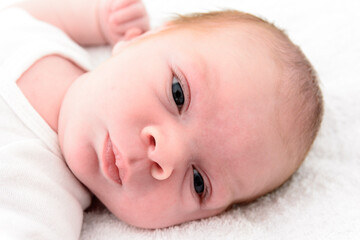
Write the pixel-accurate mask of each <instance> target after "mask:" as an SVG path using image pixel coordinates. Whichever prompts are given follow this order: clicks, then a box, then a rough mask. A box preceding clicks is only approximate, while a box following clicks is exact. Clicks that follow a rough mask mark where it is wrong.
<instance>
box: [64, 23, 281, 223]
mask: <svg viewBox="0 0 360 240" xmlns="http://www.w3.org/2000/svg"><path fill="white" fill-rule="evenodd" d="M225 32H227V33H225ZM259 42H260V41H259ZM278 74H279V73H278V67H277V66H276V65H275V63H274V62H273V61H272V59H271V57H270V56H269V53H268V51H267V49H266V48H265V47H263V46H262V45H261V44H259V43H258V41H255V40H250V39H248V38H247V37H246V34H241V33H236V34H235V33H233V32H232V31H229V30H224V31H222V34H221V33H219V32H209V33H199V32H197V31H194V30H190V29H172V30H169V31H166V32H162V33H158V34H154V35H153V36H150V37H146V38H144V39H141V40H139V41H136V40H135V41H134V42H133V43H132V44H129V46H127V47H125V48H124V49H123V50H121V52H120V53H119V54H117V55H115V56H113V57H112V58H111V59H109V60H108V61H107V62H105V63H104V64H102V65H101V66H99V67H98V68H97V69H96V70H94V71H92V72H90V73H88V74H86V75H84V76H83V77H81V78H80V79H78V80H77V81H76V82H75V83H74V84H73V85H72V87H71V88H70V89H69V91H68V93H67V95H66V96H65V100H64V103H63V106H62V109H61V114H60V120H59V139H60V144H61V147H62V150H63V153H64V156H65V158H66V161H67V164H68V166H69V167H70V168H71V170H72V171H73V173H74V174H75V175H76V176H77V178H78V179H79V180H80V181H81V182H83V183H84V184H85V185H86V186H87V187H88V188H89V189H90V190H91V191H92V192H93V193H94V194H95V195H96V196H97V197H98V198H99V199H100V200H101V201H102V202H103V203H104V204H105V205H106V206H107V207H108V208H109V210H110V211H111V212H113V213H114V214H115V215H116V216H117V217H119V218H120V219H122V220H123V221H125V222H127V223H129V224H132V225H135V226H139V227H145V228H159V227H165V226H170V225H174V224H178V223H182V222H185V221H189V220H193V219H199V218H204V217H208V216H212V215H216V214H218V213H220V212H222V211H224V210H225V209H226V208H227V207H228V206H229V204H231V203H232V202H233V201H235V200H237V201H241V200H249V199H251V198H254V197H256V196H258V195H260V194H263V193H264V192H266V191H268V190H270V188H272V187H273V185H276V184H278V183H277V181H280V180H279V179H280V178H281V177H280V175H281V173H282V172H283V171H284V166H283V165H284V164H283V163H282V161H283V160H284V156H283V155H282V151H281V150H282V149H283V145H282V141H281V140H280V137H279V134H278V130H277V127H276V126H277V125H276V124H277V120H276V117H275V116H276V114H275V113H276V111H277V110H276V109H277V106H276V104H275V99H276V97H275V93H276V89H275V82H276V79H277V78H278Z"/></svg>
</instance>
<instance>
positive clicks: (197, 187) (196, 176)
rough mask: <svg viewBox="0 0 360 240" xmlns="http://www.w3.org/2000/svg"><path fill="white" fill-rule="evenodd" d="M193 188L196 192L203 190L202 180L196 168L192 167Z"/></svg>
mask: <svg viewBox="0 0 360 240" xmlns="http://www.w3.org/2000/svg"><path fill="white" fill-rule="evenodd" d="M194 188H195V192H196V193H199V194H200V193H203V192H204V180H203V178H202V177H201V175H200V173H199V172H198V171H197V170H196V169H194Z"/></svg>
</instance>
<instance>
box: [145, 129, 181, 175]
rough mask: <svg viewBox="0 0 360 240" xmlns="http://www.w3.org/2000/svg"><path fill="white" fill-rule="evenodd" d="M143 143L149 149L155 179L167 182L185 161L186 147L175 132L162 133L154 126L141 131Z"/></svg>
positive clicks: (148, 154)
mask: <svg viewBox="0 0 360 240" xmlns="http://www.w3.org/2000/svg"><path fill="white" fill-rule="evenodd" d="M141 138H142V141H143V142H144V143H145V146H146V147H147V156H148V158H149V160H150V161H151V166H150V172H151V175H152V177H153V178H155V179H157V180H165V179H167V178H169V177H170V176H171V174H172V173H173V172H174V170H175V168H176V167H178V166H179V164H180V163H181V162H183V161H184V154H183V153H184V151H183V150H184V147H183V144H181V138H179V136H176V134H175V131H170V133H169V131H166V132H162V131H161V130H160V128H158V127H154V126H148V127H145V128H144V129H143V130H142V131H141Z"/></svg>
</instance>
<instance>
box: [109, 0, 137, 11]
mask: <svg viewBox="0 0 360 240" xmlns="http://www.w3.org/2000/svg"><path fill="white" fill-rule="evenodd" d="M137 2H139V0H115V1H114V2H113V4H112V5H111V8H110V9H111V11H116V10H118V9H120V8H125V7H128V6H130V5H132V4H134V3H137Z"/></svg>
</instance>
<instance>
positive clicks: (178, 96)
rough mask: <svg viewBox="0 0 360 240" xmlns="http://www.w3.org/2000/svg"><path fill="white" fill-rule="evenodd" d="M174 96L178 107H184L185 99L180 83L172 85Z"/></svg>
mask: <svg viewBox="0 0 360 240" xmlns="http://www.w3.org/2000/svg"><path fill="white" fill-rule="evenodd" d="M172 94H173V98H174V101H175V103H176V105H183V104H184V101H185V98H184V93H183V90H182V88H181V85H180V83H178V82H175V83H173V84H172Z"/></svg>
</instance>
